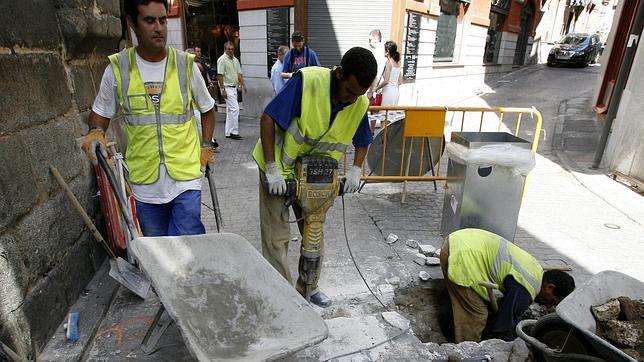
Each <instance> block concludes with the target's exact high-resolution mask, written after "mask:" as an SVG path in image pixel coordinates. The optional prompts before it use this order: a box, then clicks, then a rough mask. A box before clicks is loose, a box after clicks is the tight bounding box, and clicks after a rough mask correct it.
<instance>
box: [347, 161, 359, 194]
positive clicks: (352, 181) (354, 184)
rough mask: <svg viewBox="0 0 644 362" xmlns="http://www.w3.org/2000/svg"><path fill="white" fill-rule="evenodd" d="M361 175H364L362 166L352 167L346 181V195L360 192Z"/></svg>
mask: <svg viewBox="0 0 644 362" xmlns="http://www.w3.org/2000/svg"><path fill="white" fill-rule="evenodd" d="M360 175H362V168H361V167H360V166H355V165H353V166H351V167H350V168H349V171H347V175H346V176H345V180H344V193H345V194H351V193H354V192H356V191H358V188H359V187H360Z"/></svg>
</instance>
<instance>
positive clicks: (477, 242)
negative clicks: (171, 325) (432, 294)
mask: <svg viewBox="0 0 644 362" xmlns="http://www.w3.org/2000/svg"><path fill="white" fill-rule="evenodd" d="M440 264H441V268H442V270H443V275H444V277H445V281H446V283H447V291H448V293H449V297H450V301H451V303H452V311H453V314H454V339H455V342H456V343H460V342H463V341H474V342H479V341H480V340H481V338H482V336H483V338H485V339H489V338H499V339H503V340H505V341H511V340H513V339H514V329H515V327H516V325H517V323H518V322H519V317H520V316H521V314H523V312H525V310H526V309H528V307H529V306H530V304H531V303H532V302H533V301H535V302H537V303H540V304H544V305H546V306H548V307H549V306H554V305H557V304H559V302H561V300H562V299H563V298H565V297H566V296H567V295H568V294H570V293H571V292H572V291H573V290H574V289H575V281H574V279H573V278H572V277H571V276H570V275H569V274H567V273H564V272H562V271H560V270H549V271H546V272H544V271H543V268H542V267H541V265H540V264H539V262H538V261H537V260H536V259H535V258H534V257H533V256H532V255H530V254H528V253H527V252H526V251H524V250H522V249H521V248H519V247H518V246H516V245H514V244H512V243H511V242H509V241H507V240H505V239H504V238H502V237H501V236H499V235H496V234H494V233H491V232H489V231H485V230H481V229H462V230H458V231H455V232H453V233H451V234H449V236H448V237H447V238H445V242H444V243H443V246H442V247H441V254H440ZM479 282H489V283H494V284H497V285H498V287H499V290H500V291H501V292H503V298H501V300H500V301H499V303H497V304H498V311H496V312H494V311H490V309H491V308H490V307H489V306H490V304H491V302H490V300H489V297H488V293H487V289H486V288H485V287H483V286H481V285H479Z"/></svg>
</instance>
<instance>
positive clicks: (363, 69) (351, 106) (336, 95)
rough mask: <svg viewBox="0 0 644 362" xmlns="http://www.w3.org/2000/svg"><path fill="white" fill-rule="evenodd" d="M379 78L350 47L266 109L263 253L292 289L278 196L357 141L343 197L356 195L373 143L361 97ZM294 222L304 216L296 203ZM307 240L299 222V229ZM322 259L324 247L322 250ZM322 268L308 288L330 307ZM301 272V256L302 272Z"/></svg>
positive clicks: (305, 74) (300, 77)
mask: <svg viewBox="0 0 644 362" xmlns="http://www.w3.org/2000/svg"><path fill="white" fill-rule="evenodd" d="M375 76H376V59H375V58H374V57H373V54H371V52H370V51H369V50H367V49H365V48H359V47H355V48H351V49H349V51H347V52H346V54H345V55H344V56H343V57H342V60H341V62H340V66H338V67H336V68H334V69H333V70H329V69H327V68H322V67H306V68H303V69H300V70H299V71H298V72H297V73H295V74H294V75H293V77H292V79H291V80H290V81H288V82H287V83H286V85H285V86H284V88H283V89H282V91H281V92H280V93H278V94H277V95H276V96H275V97H274V98H273V99H272V100H271V101H270V103H269V104H268V105H267V106H266V108H265V109H264V113H263V114H262V116H261V121H260V139H259V140H258V142H257V144H256V145H255V149H254V150H253V157H254V158H255V161H256V162H257V165H258V167H259V214H260V228H261V237H262V253H263V255H264V257H265V258H266V260H268V262H269V263H270V264H271V265H273V267H275V269H276V270H277V271H278V272H279V273H280V274H282V276H284V278H286V279H287V280H288V281H289V282H291V284H292V278H291V274H290V272H289V268H288V262H287V258H286V252H287V250H288V243H289V240H290V224H289V223H288V216H289V210H288V208H287V207H286V206H284V199H283V197H281V196H282V195H284V194H285V192H286V181H285V180H287V179H290V180H292V179H294V178H295V174H296V170H295V163H296V160H297V159H298V158H300V157H304V156H308V155H316V156H327V157H332V158H334V159H336V160H339V159H340V158H341V157H342V156H343V155H344V150H346V148H347V147H348V145H349V143H350V142H352V140H353V145H354V147H355V156H354V160H353V166H350V167H349V170H348V172H347V175H346V182H345V185H344V191H345V192H346V193H352V192H355V191H356V190H357V189H358V186H359V183H360V175H361V173H362V169H361V165H362V162H363V161H364V158H365V155H366V154H367V147H368V146H369V144H370V143H371V141H372V135H371V130H370V128H369V122H368V120H367V116H366V112H367V108H368V106H369V100H368V99H367V97H366V96H365V95H364V94H365V93H366V91H367V89H368V88H369V86H370V85H371V83H372V82H373V79H374V78H375ZM293 208H294V212H295V214H296V215H301V213H302V210H301V208H300V207H299V206H298V205H297V203H295V204H293ZM298 226H299V227H300V233H302V227H303V225H302V223H301V221H300V224H298ZM321 249H322V250H321V254H323V249H324V248H323V246H322V247H321ZM322 258H323V255H320V262H319V263H318V264H317V265H318V267H317V270H316V271H315V274H316V275H315V282H314V285H312V286H311V289H310V290H311V302H313V303H314V304H316V305H319V306H321V307H328V306H329V305H330V304H331V300H330V299H329V298H328V297H327V296H326V295H325V294H324V293H323V292H321V291H319V289H318V286H317V283H318V280H319V277H320V271H321V269H322ZM302 265H303V259H302V256H300V267H301V266H302ZM295 287H296V289H297V291H298V292H299V293H300V294H302V295H304V293H305V289H306V285H305V283H304V281H302V280H301V279H300V278H298V280H297V283H296V285H295Z"/></svg>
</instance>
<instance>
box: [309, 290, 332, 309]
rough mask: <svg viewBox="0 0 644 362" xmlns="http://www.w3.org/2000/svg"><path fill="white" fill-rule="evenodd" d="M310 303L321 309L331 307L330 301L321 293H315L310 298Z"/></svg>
mask: <svg viewBox="0 0 644 362" xmlns="http://www.w3.org/2000/svg"><path fill="white" fill-rule="evenodd" d="M311 303H313V304H315V305H317V306H318V307H321V308H326V307H328V306H330V305H331V303H332V302H331V299H330V298H329V297H327V296H326V294H324V293H322V292H317V293H315V294H313V295H312V296H311Z"/></svg>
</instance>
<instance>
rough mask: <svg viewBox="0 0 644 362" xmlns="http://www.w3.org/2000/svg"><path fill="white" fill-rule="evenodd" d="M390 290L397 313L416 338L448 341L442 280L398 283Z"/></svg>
mask: <svg viewBox="0 0 644 362" xmlns="http://www.w3.org/2000/svg"><path fill="white" fill-rule="evenodd" d="M394 293H395V296H394V303H395V304H396V306H398V312H399V313H400V314H401V315H403V316H404V317H405V318H407V319H409V321H410V322H411V328H412V330H413V331H414V335H416V337H418V339H420V340H421V341H422V342H434V343H439V344H441V343H446V342H448V341H449V339H450V338H451V337H449V336H451V335H452V334H453V332H452V327H451V316H452V309H451V304H450V301H449V294H447V287H446V285H445V281H444V280H443V279H431V280H429V281H427V282H422V284H412V285H409V286H401V287H399V288H397V289H395V291H394Z"/></svg>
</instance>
